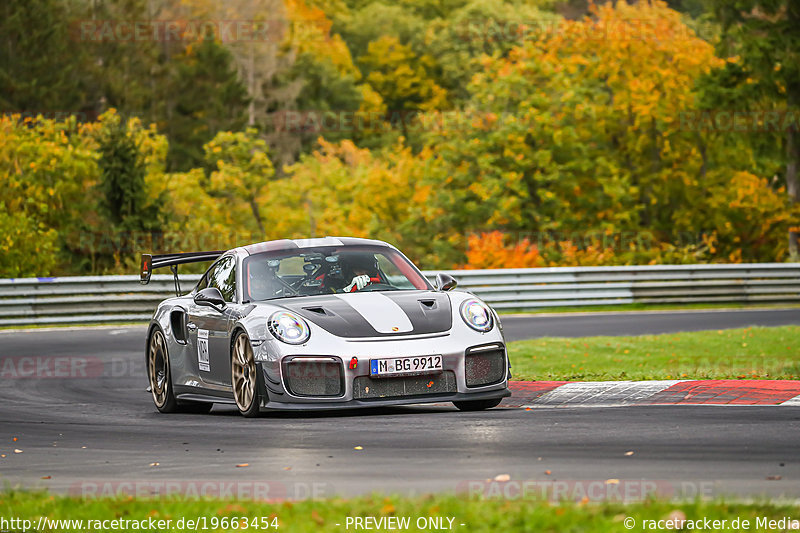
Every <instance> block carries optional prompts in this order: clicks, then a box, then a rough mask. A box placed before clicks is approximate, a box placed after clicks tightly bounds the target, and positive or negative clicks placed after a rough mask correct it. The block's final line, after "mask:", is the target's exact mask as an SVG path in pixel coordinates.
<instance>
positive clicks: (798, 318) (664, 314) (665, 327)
mask: <svg viewBox="0 0 800 533" xmlns="http://www.w3.org/2000/svg"><path fill="white" fill-rule="evenodd" d="M500 318H501V320H502V322H503V328H504V333H505V335H506V339H507V340H509V341H512V340H521V339H530V338H534V337H592V336H595V335H646V334H658V333H673V332H676V331H702V330H709V329H710V330H714V329H731V328H746V327H748V326H789V325H793V324H795V325H797V324H800V308H794V309H758V310H755V309H741V310H731V311H719V310H698V311H640V312H635V313H632V312H621V313H576V314H569V315H567V314H541V315H536V316H534V317H530V316H513V315H510V316H501V317H500Z"/></svg>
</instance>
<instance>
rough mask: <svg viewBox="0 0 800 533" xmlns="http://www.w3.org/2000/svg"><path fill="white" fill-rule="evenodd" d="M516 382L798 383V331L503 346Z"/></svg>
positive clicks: (588, 339)
mask: <svg viewBox="0 0 800 533" xmlns="http://www.w3.org/2000/svg"><path fill="white" fill-rule="evenodd" d="M508 353H509V358H510V359H511V373H512V374H513V376H514V379H517V380H539V381H543V380H556V381H558V380H570V381H571V380H581V381H603V380H627V379H630V380H647V379H800V326H782V327H774V328H760V327H753V328H746V329H728V330H718V331H717V330H714V331H699V332H691V333H670V334H664V335H642V336H638V337H582V338H572V339H566V338H539V339H534V340H527V341H518V342H511V343H509V345H508Z"/></svg>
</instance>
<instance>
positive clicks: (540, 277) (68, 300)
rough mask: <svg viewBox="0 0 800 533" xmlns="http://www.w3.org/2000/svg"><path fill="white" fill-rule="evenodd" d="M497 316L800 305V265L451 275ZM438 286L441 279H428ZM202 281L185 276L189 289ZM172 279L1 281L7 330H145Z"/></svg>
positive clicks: (0, 304) (1, 314)
mask: <svg viewBox="0 0 800 533" xmlns="http://www.w3.org/2000/svg"><path fill="white" fill-rule="evenodd" d="M448 273H449V274H451V275H452V276H453V277H455V278H456V279H457V280H458V282H459V288H461V289H464V290H467V291H469V292H471V293H473V294H475V295H476V296H479V297H480V298H482V299H484V300H485V301H486V302H488V303H489V304H491V305H492V307H494V308H496V309H541V308H548V307H571V306H587V305H617V304H631V303H651V304H666V303H718V302H722V303H725V302H731V303H775V302H795V303H798V302H800V263H751V264H731V265H648V266H622V267H557V268H515V269H497V270H457V271H449V272H448ZM424 274H425V275H426V276H427V277H428V278H430V279H433V277H434V276H435V275H436V272H424ZM199 278H200V276H199V275H197V274H187V275H182V276H180V279H181V285H182V287H183V288H184V289H187V288H189V287H191V286H193V285H194V284H195V283H196V282H197V280H198V279H199ZM173 291H174V285H173V279H172V276H171V275H168V274H167V275H164V274H161V275H154V276H153V277H152V278H151V281H150V284H149V285H140V284H139V276H86V277H61V278H24V279H0V326H14V325H27V324H91V323H109V322H140V321H146V320H148V319H149V318H150V316H151V315H152V313H153V310H154V309H155V308H156V306H157V305H158V302H160V301H161V300H163V299H164V298H167V297H169V296H171V295H172V294H174V292H173Z"/></svg>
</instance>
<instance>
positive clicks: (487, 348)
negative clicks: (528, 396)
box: [464, 344, 507, 387]
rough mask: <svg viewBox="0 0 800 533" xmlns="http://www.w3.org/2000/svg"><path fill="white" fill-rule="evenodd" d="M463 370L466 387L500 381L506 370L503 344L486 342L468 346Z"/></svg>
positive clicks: (492, 383) (481, 385) (482, 385)
mask: <svg viewBox="0 0 800 533" xmlns="http://www.w3.org/2000/svg"><path fill="white" fill-rule="evenodd" d="M464 371H465V374H466V376H465V377H466V381H467V387H484V386H486V385H494V384H495V383H500V382H501V381H503V379H504V378H505V375H506V371H507V365H506V349H505V346H503V345H502V344H487V345H484V346H473V347H472V348H469V349H468V350H467V352H466V357H465V359H464Z"/></svg>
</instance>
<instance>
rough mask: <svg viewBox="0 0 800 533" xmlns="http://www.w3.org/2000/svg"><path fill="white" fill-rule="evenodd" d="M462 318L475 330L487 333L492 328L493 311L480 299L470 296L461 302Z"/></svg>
mask: <svg viewBox="0 0 800 533" xmlns="http://www.w3.org/2000/svg"><path fill="white" fill-rule="evenodd" d="M461 318H463V319H464V322H466V323H467V325H468V326H469V327H471V328H472V329H474V330H475V331H480V332H481V333H485V332H487V331H490V330H491V329H492V326H493V325H494V324H493V320H492V312H491V310H489V308H488V307H487V306H486V304H484V303H483V302H481V301H480V300H478V299H475V298H470V299H469V300H466V301H465V302H464V303H462V304H461Z"/></svg>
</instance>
